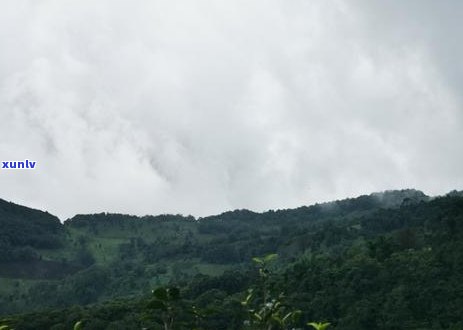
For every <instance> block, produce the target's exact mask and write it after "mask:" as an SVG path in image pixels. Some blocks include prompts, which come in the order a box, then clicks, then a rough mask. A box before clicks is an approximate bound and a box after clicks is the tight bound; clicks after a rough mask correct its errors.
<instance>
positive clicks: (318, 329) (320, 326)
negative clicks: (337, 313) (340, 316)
mask: <svg viewBox="0 0 463 330" xmlns="http://www.w3.org/2000/svg"><path fill="white" fill-rule="evenodd" d="M330 324H331V323H329V322H326V323H321V322H319V323H315V322H310V323H307V325H310V326H312V327H314V328H315V329H316V330H325V329H328V326H329V325H330Z"/></svg>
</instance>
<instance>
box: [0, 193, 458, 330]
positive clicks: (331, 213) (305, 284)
mask: <svg viewBox="0 0 463 330" xmlns="http://www.w3.org/2000/svg"><path fill="white" fill-rule="evenodd" d="M0 224H1V226H0V244H1V247H2V251H5V253H4V254H2V257H1V259H0V284H1V285H0V315H1V314H3V315H7V314H12V313H25V312H29V313H32V312H33V313H32V314H23V315H22V316H21V315H16V316H11V317H6V318H4V320H5V321H4V322H9V323H10V324H12V325H13V326H14V327H15V329H41V328H43V329H49V328H51V327H52V326H56V329H61V328H63V329H64V328H70V327H71V325H72V324H73V322H75V321H76V320H78V319H79V318H85V319H86V320H87V321H86V322H87V323H86V324H87V327H86V328H85V329H87V328H88V329H91V328H94V329H105V328H108V329H113V328H114V329H116V328H121V329H125V328H127V329H133V328H141V327H147V326H154V329H156V326H155V325H152V324H157V323H156V321H155V320H154V321H153V320H149V317H148V318H146V315H145V314H146V313H147V311H149V307H147V306H148V305H147V304H145V303H144V302H145V300H146V299H148V300H149V299H150V298H149V297H150V296H149V294H150V292H151V289H153V288H159V287H161V288H162V287H166V286H167V287H172V286H175V287H178V288H180V289H181V292H182V297H183V298H184V300H185V302H184V304H186V305H188V306H190V307H191V306H193V305H194V306H197V307H198V308H202V309H203V310H205V311H206V310H207V311H209V312H211V310H212V312H211V313H212V315H213V316H211V317H208V318H206V316H203V318H204V320H203V321H201V322H202V323H201V324H202V325H201V327H202V328H204V329H227V328H230V329H239V328H241V327H242V325H243V321H245V319H246V316H245V313H244V311H243V306H241V304H240V303H239V302H240V300H241V299H243V297H244V296H245V295H246V294H245V293H246V290H247V289H248V288H253V287H256V290H257V288H259V283H260V282H259V281H260V280H259V276H260V275H259V274H262V273H259V272H256V267H255V265H254V264H253V261H252V260H253V258H254V259H255V257H260V256H265V255H271V254H277V255H278V260H277V262H276V263H275V264H274V266H273V270H272V272H271V273H272V274H273V275H272V285H271V286H272V289H274V290H277V291H278V290H280V291H281V292H285V295H286V296H287V298H285V299H288V301H289V302H290V304H289V302H288V304H289V305H290V306H294V308H297V309H300V310H301V311H302V314H301V315H302V321H301V322H302V323H300V326H301V325H303V324H305V323H304V322H307V321H310V320H329V321H330V322H331V323H332V327H333V328H338V329H450V328H452V327H453V329H461V328H463V327H461V325H462V323H461V319H460V316H459V315H463V314H462V312H463V309H462V308H463V307H461V306H463V304H461V303H460V302H461V297H463V284H461V283H463V267H462V266H461V265H463V243H462V242H463V239H462V238H463V196H462V194H461V193H459V192H451V193H449V194H448V195H446V196H442V197H437V198H430V197H428V196H426V195H425V194H423V193H422V192H420V191H417V190H400V191H386V192H382V193H373V194H370V195H364V196H360V197H357V198H350V199H345V200H340V201H335V202H329V203H323V204H316V205H312V206H303V207H300V208H297V209H287V210H275V211H274V210H271V211H267V212H264V213H255V212H252V211H248V210H235V211H230V212H225V213H222V214H220V215H215V216H210V217H205V218H199V219H196V218H194V217H191V216H188V217H185V216H181V215H159V216H145V217H136V216H130V215H122V214H110V213H101V214H93V215H77V216H75V217H73V218H71V219H68V220H66V221H65V222H64V223H60V222H59V220H58V219H57V218H56V217H54V216H53V215H50V214H48V213H46V212H41V211H37V210H32V209H29V208H26V207H23V206H19V205H15V204H13V203H8V202H5V201H3V200H0ZM255 260H259V259H255ZM262 260H263V259H262ZM256 292H257V291H256ZM115 299H123V300H122V301H121V300H115ZM88 304H96V305H93V307H84V306H88ZM186 305H182V308H183V309H185V310H186V309H187V307H185V306H186ZM71 306H82V307H71ZM45 308H67V309H65V310H61V311H58V310H57V311H56V313H55V312H53V311H52V312H45V311H44V309H45ZM195 308H196V307H195ZM97 311H98V312H97ZM209 312H207V313H209ZM50 313H52V314H50ZM53 313H55V314H53ZM150 313H151V314H152V312H150ZM150 313H148V314H150ZM207 313H206V314H207ZM206 314H204V315H206ZM143 315H144V316H143ZM188 315H190V314H188V313H186V314H185V315H184V316H183V318H184V319H185V320H184V322H186V323H185V324H187V323H188V322H189V321H188V320H193V319H191V317H190V319H189V318H188V317H189V316H188ZM158 321H159V320H158ZM149 322H151V323H149ZM182 322H183V321H182ZM191 322H192V321H191ZM198 322H199V321H198ZM158 323H159V322H158ZM115 324H117V327H116V326H115ZM134 324H136V327H135V326H134ZM148 324H151V325H148ZM0 325H1V321H0ZM58 325H60V326H58ZM178 327H179V329H183V327H181V326H180V324H179V325H178ZM188 327H189V326H186V325H185V328H188ZM190 329H191V327H190ZM275 329H277V328H275Z"/></svg>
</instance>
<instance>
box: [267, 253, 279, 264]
mask: <svg viewBox="0 0 463 330" xmlns="http://www.w3.org/2000/svg"><path fill="white" fill-rule="evenodd" d="M276 258H278V254H276V253H272V254H268V255H266V256H265V257H264V262H270V261H273V260H275V259H276Z"/></svg>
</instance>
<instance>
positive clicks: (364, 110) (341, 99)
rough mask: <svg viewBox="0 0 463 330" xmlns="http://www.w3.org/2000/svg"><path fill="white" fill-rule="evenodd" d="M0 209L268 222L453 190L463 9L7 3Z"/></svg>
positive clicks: (460, 117)
mask: <svg viewBox="0 0 463 330" xmlns="http://www.w3.org/2000/svg"><path fill="white" fill-rule="evenodd" d="M0 7H1V10H0V49H1V51H0V132H1V138H0V160H21V159H25V158H28V159H33V160H36V161H38V168H37V169H36V170H34V171H6V170H3V171H2V170H0V197H1V198H4V199H8V200H12V201H15V202H18V203H23V204H26V205H28V206H34V207H38V208H42V209H47V210H48V211H49V212H52V213H54V214H57V215H58V216H60V217H62V218H66V217H69V216H72V215H74V214H75V213H90V212H101V211H109V212H123V213H132V214H139V215H143V214H158V213H164V212H168V213H184V214H193V215H196V216H204V215H208V214H212V213H218V212H221V211H225V210H228V209H235V208H250V209H253V210H264V209H268V208H285V207H295V206H299V205H305V204H310V203H313V202H316V201H323V200H332V199H336V198H341V197H347V196H353V195H357V194H361V193H369V192H372V191H379V190H384V189H393V188H405V187H413V188H417V189H422V190H424V191H425V192H427V193H430V194H441V193H445V192H447V191H449V190H452V189H462V188H463V167H462V166H461V164H462V161H463V150H462V149H463V148H462V147H463V110H462V108H461V106H462V93H461V91H462V87H463V65H462V60H461V59H462V58H463V44H462V43H461V42H460V40H459V39H460V33H459V32H460V31H461V30H462V28H463V23H462V21H461V20H460V18H459V17H458V15H459V13H461V11H462V10H463V3H462V2H461V1H424V0H423V1H418V0H416V1H412V0H410V1H406V2H403V1H371V0H368V1H367V0H357V1H355V0H354V1H351V0H349V1H347V0H346V1H326V0H315V1H312V0H295V1H284V0H279V1H277V0H234V1H230V0H227V1H222V0H207V1H206V0H198V1H190V0H178V1H168V0H154V1H148V0H138V1H127V0H124V1H122V0H99V1H91V0H80V1H69V0H40V1H37V0H28V1H26V0H7V1H2V2H1V4H0Z"/></svg>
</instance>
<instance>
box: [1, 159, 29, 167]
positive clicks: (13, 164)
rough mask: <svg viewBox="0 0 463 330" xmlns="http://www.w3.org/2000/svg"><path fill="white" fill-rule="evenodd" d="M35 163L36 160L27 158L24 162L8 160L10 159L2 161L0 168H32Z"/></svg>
mask: <svg viewBox="0 0 463 330" xmlns="http://www.w3.org/2000/svg"><path fill="white" fill-rule="evenodd" d="M36 165H37V162H32V161H30V160H29V159H26V160H25V161H24V162H18V161H14V162H10V161H6V162H4V161H2V169H22V168H24V169H34V168H35V166H36Z"/></svg>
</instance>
